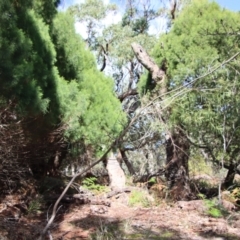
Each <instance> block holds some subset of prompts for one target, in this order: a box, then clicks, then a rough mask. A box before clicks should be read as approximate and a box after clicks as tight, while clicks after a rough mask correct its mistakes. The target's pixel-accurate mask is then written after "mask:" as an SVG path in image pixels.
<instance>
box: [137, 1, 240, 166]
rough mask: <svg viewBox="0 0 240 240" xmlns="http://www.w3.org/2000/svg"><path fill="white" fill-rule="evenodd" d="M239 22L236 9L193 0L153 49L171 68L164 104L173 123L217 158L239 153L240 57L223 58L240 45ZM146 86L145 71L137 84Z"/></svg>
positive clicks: (232, 157) (170, 124)
mask: <svg viewBox="0 0 240 240" xmlns="http://www.w3.org/2000/svg"><path fill="white" fill-rule="evenodd" d="M239 24H240V19H239V14H238V13H235V12H230V11H228V10H225V9H221V8H220V7H219V6H218V4H217V3H215V2H210V1H207V0H203V1H198V0H193V1H191V3H190V4H187V5H186V6H185V7H184V9H183V10H182V11H181V13H180V14H179V16H178V17H177V18H176V19H175V21H174V24H173V25H172V28H171V29H170V31H169V32H168V33H166V34H162V35H161V36H160V38H159V41H158V43H157V44H156V45H155V48H154V49H153V50H152V53H153V56H154V58H155V60H156V62H157V63H158V65H159V66H163V65H164V68H165V69H166V73H167V81H168V82H167V88H168V95H167V96H166V97H164V101H163V102H162V103H161V106H162V108H163V109H165V108H166V107H170V109H171V110H170V113H171V114H169V116H168V118H169V121H168V127H169V129H171V127H173V126H176V125H181V127H182V128H183V129H185V130H186V132H187V135H188V136H189V137H190V138H191V139H192V140H193V142H194V143H197V144H198V143H199V144H200V145H205V146H207V149H208V150H207V151H208V152H211V155H210V156H209V157H210V158H211V159H212V160H214V162H215V163H219V164H220V163H221V162H222V161H224V163H229V162H231V163H233V164H235V163H237V156H238V154H239V153H240V148H239V147H238V142H239V136H240V132H239V131H240V128H239V123H240V121H239V109H238V106H239V104H240V98H239V96H240V95H239V91H240V81H239V71H240V67H239V66H240V64H239V62H240V57H239V56H238V57H236V58H234V59H232V61H229V62H228V63H226V64H225V63H224V61H226V60H228V59H230V58H231V57H232V56H234V55H235V54H236V53H237V52H239V50H240V47H239V44H238V42H239V36H238V35H237V32H238V25H239ZM230 32H231V33H230ZM237 72H238V73H237ZM144 86H145V89H144ZM148 87H149V83H148V76H147V75H146V76H145V77H144V76H143V77H142V78H141V81H140V83H139V88H140V89H141V92H147V90H148ZM156 91H157V90H156ZM176 92H178V93H177V94H176ZM196 147H197V146H196Z"/></svg>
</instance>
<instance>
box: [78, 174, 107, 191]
mask: <svg viewBox="0 0 240 240" xmlns="http://www.w3.org/2000/svg"><path fill="white" fill-rule="evenodd" d="M82 184H83V188H85V189H87V190H90V191H94V192H105V191H106V187H105V186H102V185H100V184H98V183H97V178H95V177H89V178H85V179H84V180H83V181H82Z"/></svg>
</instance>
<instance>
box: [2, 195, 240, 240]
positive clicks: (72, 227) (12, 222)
mask: <svg viewBox="0 0 240 240" xmlns="http://www.w3.org/2000/svg"><path fill="white" fill-rule="evenodd" d="M128 198H129V196H128V194H127V193H123V194H121V195H119V196H114V197H112V199H111V206H109V207H107V206H103V205H90V204H85V205H77V204H71V205H70V204H68V205H62V206H61V208H60V210H59V212H58V214H57V217H56V219H55V221H54V223H53V225H52V226H51V228H50V231H49V232H48V236H46V238H45V239H53V240H57V239H58V240H60V239H61V240H70V239H71V240H78V239H96V240H100V239H101V240H110V239H112V240H114V239H117V240H123V239H126V240H127V239H129V240H130V239H138V240H140V239H142V240H148V239H149V240H151V239H154V240H156V239H158V240H179V239H184V240H203V239H215V240H225V239H226V240H228V239H229V240H240V212H238V211H233V212H230V213H229V214H227V215H226V216H225V217H221V218H213V217H210V216H208V215H207V214H206V204H205V203H204V201H203V200H195V201H191V202H184V201H181V202H175V203H171V204H166V203H164V201H162V202H160V203H159V204H158V205H157V206H152V207H147V208H143V207H130V206H129V204H128ZM15 210H16V208H15ZM6 211H10V212H6ZM49 212H50V211H49ZM49 214H50V213H49ZM16 215H17V213H16V212H14V209H8V210H4V211H1V212H0V240H35V239H37V236H38V234H39V232H40V231H41V230H42V229H43V228H44V226H45V224H46V220H47V213H46V212H45V213H42V214H41V213H39V214H37V215H34V216H33V215H32V216H31V215H26V214H25V215H24V214H23V215H21V214H19V216H17V217H16Z"/></svg>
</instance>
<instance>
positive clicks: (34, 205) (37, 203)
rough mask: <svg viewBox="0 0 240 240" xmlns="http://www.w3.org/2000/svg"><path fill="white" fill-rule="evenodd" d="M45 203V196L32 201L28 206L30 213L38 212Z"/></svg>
mask: <svg viewBox="0 0 240 240" xmlns="http://www.w3.org/2000/svg"><path fill="white" fill-rule="evenodd" d="M43 204H44V201H43V198H42V197H40V196H38V197H37V198H36V199H34V200H32V201H30V202H29V204H28V208H27V213H28V215H35V214H37V213H38V212H39V211H40V210H41V208H42V206H43Z"/></svg>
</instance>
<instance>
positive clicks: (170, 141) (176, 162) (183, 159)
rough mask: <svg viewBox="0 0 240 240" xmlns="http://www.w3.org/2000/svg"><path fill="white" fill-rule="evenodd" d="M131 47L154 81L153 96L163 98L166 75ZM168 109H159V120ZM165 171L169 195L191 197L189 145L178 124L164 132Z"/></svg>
mask: <svg viewBox="0 0 240 240" xmlns="http://www.w3.org/2000/svg"><path fill="white" fill-rule="evenodd" d="M132 49H133V51H134V53H135V56H136V57H137V59H138V61H139V62H140V63H141V64H142V65H143V66H144V67H145V68H146V69H147V70H148V71H149V73H150V74H151V77H152V80H153V81H155V85H156V87H155V89H154V98H156V97H157V96H161V97H160V99H164V97H165V94H166V93H167V92H168V89H167V77H166V73H165V71H164V70H163V69H161V68H160V67H159V66H158V65H157V64H156V63H155V62H154V60H153V59H152V58H150V57H149V55H148V53H147V52H146V51H145V50H144V49H143V48H142V47H141V46H140V45H139V44H137V43H133V44H132ZM170 112H171V111H169V109H160V110H159V112H158V115H159V118H160V119H159V120H160V121H161V122H163V123H167V122H168V121H169V114H171V113H170ZM165 140H166V167H165V169H166V172H165V177H166V179H167V181H168V183H169V189H170V193H171V197H173V198H174V199H177V200H180V199H181V200H187V199H190V198H191V190H190V185H189V177H188V174H189V172H188V159H189V152H190V145H189V143H188V139H187V137H186V134H185V133H184V130H182V128H181V127H180V124H179V125H177V124H176V126H174V127H173V128H172V130H169V131H168V132H167V134H166V139H165Z"/></svg>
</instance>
